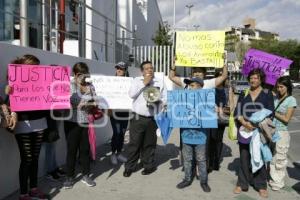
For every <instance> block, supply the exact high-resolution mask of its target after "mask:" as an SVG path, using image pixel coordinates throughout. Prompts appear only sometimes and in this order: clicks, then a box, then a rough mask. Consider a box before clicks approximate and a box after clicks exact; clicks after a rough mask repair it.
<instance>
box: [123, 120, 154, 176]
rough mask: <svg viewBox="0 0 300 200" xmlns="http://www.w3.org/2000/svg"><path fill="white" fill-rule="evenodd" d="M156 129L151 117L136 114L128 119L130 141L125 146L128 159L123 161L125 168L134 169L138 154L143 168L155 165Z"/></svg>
mask: <svg viewBox="0 0 300 200" xmlns="http://www.w3.org/2000/svg"><path fill="white" fill-rule="evenodd" d="M136 118H138V119H136ZM156 129H157V125H156V123H155V121H154V119H153V118H146V117H142V116H140V115H138V116H135V117H134V118H133V119H132V120H131V121H130V128H129V131H130V136H129V138H130V141H129V144H128V148H127V158H128V161H127V162H126V163H125V169H128V170H135V169H136V165H137V162H138V160H139V157H140V155H141V161H142V163H143V167H144V168H145V169H151V168H154V167H155V162H154V155H155V149H156V142H157V136H156Z"/></svg>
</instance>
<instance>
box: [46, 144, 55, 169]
mask: <svg viewBox="0 0 300 200" xmlns="http://www.w3.org/2000/svg"><path fill="white" fill-rule="evenodd" d="M43 146H44V148H45V162H46V163H45V164H46V167H47V168H46V171H47V172H48V173H51V172H53V171H54V170H55V169H56V168H57V162H56V151H55V146H56V145H55V142H52V143H47V142H45V143H43Z"/></svg>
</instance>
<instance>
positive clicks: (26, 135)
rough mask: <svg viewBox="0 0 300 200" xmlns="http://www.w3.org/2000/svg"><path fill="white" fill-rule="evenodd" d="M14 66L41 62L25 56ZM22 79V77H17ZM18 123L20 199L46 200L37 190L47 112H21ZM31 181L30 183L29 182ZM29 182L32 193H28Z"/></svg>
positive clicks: (9, 91)
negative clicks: (35, 199) (37, 199)
mask: <svg viewBox="0 0 300 200" xmlns="http://www.w3.org/2000/svg"><path fill="white" fill-rule="evenodd" d="M12 63H13V64H25V65H39V64H40V61H39V59H38V58H37V57H35V56H33V55H24V56H22V57H21V58H17V59H16V60H14V61H13V62H12ZM16 78H20V79H21V77H16ZM6 93H8V94H12V93H13V90H12V88H11V87H10V86H7V88H6ZM17 114H18V122H17V124H16V127H15V129H14V133H15V137H16V140H17V143H18V147H19V151H20V158H21V163H20V169H19V183H20V190H21V193H20V198H19V199H21V200H22V199H24V200H25V199H31V198H39V199H44V198H46V195H45V194H44V193H43V192H42V191H40V190H39V189H38V188H37V183H38V168H39V166H38V164H39V155H40V149H41V144H42V142H43V132H44V131H45V130H46V129H47V120H46V116H47V112H45V111H40V110H38V111H20V112H17ZM28 180H29V181H28ZM28 182H29V184H30V185H29V186H30V191H29V192H28Z"/></svg>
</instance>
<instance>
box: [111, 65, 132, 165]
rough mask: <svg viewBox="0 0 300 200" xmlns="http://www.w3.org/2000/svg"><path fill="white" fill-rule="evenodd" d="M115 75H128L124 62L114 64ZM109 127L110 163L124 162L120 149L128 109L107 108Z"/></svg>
mask: <svg viewBox="0 0 300 200" xmlns="http://www.w3.org/2000/svg"><path fill="white" fill-rule="evenodd" d="M115 68H116V76H121V77H128V76H129V73H128V71H127V65H126V63H124V62H119V63H117V65H116V66H115ZM109 115H110V122H111V127H112V129H113V136H112V138H111V152H112V155H111V157H110V159H111V163H112V164H113V165H117V164H118V161H120V162H126V161H127V158H126V157H125V156H123V155H122V154H121V153H122V149H123V144H124V135H125V131H126V129H127V126H128V117H129V112H128V110H119V111H116V110H115V111H113V110H109Z"/></svg>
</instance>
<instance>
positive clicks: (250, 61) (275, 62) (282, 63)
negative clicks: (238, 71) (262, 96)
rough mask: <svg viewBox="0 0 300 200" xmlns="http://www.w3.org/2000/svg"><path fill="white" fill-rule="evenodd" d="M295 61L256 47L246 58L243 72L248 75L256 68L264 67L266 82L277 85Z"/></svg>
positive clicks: (249, 51)
mask: <svg viewBox="0 0 300 200" xmlns="http://www.w3.org/2000/svg"><path fill="white" fill-rule="evenodd" d="M292 62H293V61H291V60H289V59H286V58H282V57H280V56H276V55H273V54H269V53H266V52H263V51H259V50H256V49H249V50H248V51H247V53H246V55H245V58H244V65H243V70H242V72H243V74H244V75H248V74H249V73H250V71H251V70H253V69H255V68H260V69H263V71H264V72H265V74H266V83H268V84H271V85H275V84H276V81H277V79H278V78H279V77H280V76H282V75H283V74H284V72H285V70H286V69H288V68H289V66H290V64H292Z"/></svg>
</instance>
